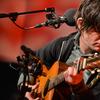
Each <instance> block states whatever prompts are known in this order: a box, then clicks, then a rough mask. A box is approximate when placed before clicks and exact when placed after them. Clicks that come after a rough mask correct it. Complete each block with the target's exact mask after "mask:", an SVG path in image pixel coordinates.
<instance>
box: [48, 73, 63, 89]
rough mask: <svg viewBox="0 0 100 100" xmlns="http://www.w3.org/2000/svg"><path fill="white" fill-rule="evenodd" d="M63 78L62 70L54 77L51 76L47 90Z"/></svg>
mask: <svg viewBox="0 0 100 100" xmlns="http://www.w3.org/2000/svg"><path fill="white" fill-rule="evenodd" d="M64 80H65V79H64V72H61V73H60V74H59V75H57V76H56V77H53V78H51V79H50V82H49V85H48V90H51V89H52V88H54V87H55V86H57V85H58V84H60V83H61V82H63V81H64Z"/></svg>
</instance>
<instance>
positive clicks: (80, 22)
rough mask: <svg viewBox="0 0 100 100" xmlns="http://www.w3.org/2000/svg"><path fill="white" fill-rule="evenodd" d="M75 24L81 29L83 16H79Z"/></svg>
mask: <svg viewBox="0 0 100 100" xmlns="http://www.w3.org/2000/svg"><path fill="white" fill-rule="evenodd" d="M76 24H77V27H78V29H81V28H82V26H83V18H82V17H79V18H78V19H77V21H76Z"/></svg>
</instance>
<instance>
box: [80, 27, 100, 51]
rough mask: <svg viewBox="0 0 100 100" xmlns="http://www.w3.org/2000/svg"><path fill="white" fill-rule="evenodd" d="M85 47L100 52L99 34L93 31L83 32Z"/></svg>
mask: <svg viewBox="0 0 100 100" xmlns="http://www.w3.org/2000/svg"><path fill="white" fill-rule="evenodd" d="M82 37H83V40H84V44H85V46H87V47H88V48H89V49H92V50H95V51H98V52H100V32H96V31H95V30H94V29H90V30H88V31H84V32H83V33H82Z"/></svg>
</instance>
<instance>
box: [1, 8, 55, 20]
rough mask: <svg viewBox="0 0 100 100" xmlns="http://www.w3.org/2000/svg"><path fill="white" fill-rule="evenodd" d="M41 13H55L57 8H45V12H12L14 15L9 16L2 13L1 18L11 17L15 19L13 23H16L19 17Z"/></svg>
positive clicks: (9, 14)
mask: <svg viewBox="0 0 100 100" xmlns="http://www.w3.org/2000/svg"><path fill="white" fill-rule="evenodd" d="M40 12H55V8H54V7H51V8H45V9H43V10H36V11H28V12H12V13H8V14H5V13H1V14H0V18H6V17H10V18H12V19H13V21H16V18H17V16H18V15H23V14H31V13H40Z"/></svg>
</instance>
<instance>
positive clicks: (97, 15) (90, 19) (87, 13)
mask: <svg viewBox="0 0 100 100" xmlns="http://www.w3.org/2000/svg"><path fill="white" fill-rule="evenodd" d="M79 17H82V18H83V26H82V30H88V29H91V28H94V29H95V31H97V32H100V0H82V1H81V4H80V6H79V8H78V10H77V12H76V14H75V20H77V19H78V18H79Z"/></svg>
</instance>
